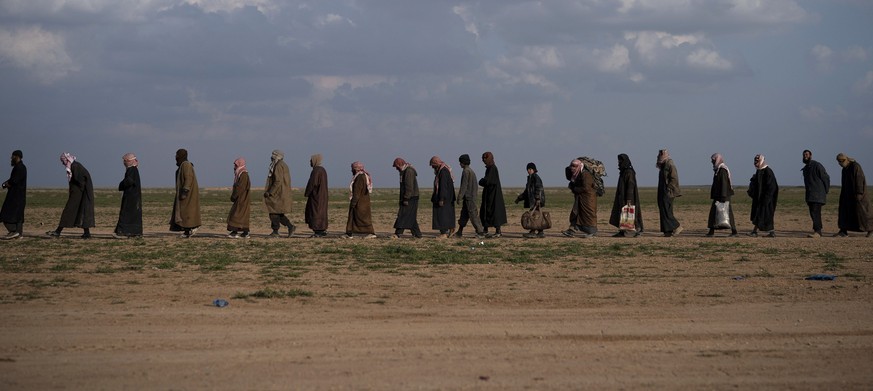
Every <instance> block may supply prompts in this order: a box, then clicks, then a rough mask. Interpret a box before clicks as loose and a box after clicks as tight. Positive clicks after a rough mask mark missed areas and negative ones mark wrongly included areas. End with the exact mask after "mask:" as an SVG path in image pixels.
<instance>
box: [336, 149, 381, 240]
mask: <svg viewBox="0 0 873 391" xmlns="http://www.w3.org/2000/svg"><path fill="white" fill-rule="evenodd" d="M372 192H373V177H372V176H370V173H369V172H367V170H364V163H361V162H354V163H352V181H351V182H350V183H349V218H348V220H346V235H345V236H343V237H344V238H348V239H351V238H352V237H354V236H353V235H354V234H364V235H365V236H364V238H365V239H375V238H376V231H375V230H374V229H373V215H372V208H371V205H370V193H372Z"/></svg>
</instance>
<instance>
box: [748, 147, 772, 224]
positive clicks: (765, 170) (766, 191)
mask: <svg viewBox="0 0 873 391" xmlns="http://www.w3.org/2000/svg"><path fill="white" fill-rule="evenodd" d="M747 193H748V194H749V197H752V215H751V220H752V224H753V225H754V228H752V232H750V233H749V236H753V237H754V236H758V230H761V231H768V233H767V237H768V238H774V237H776V231H775V230H774V228H773V220H774V219H773V217H774V216H775V214H776V203H777V202H778V198H779V184H778V183H776V175H774V174H773V170H772V169H770V166H768V165H767V163H765V161H764V155H760V154H759V155H755V175H753V176H752V179H751V180H750V181H749V189H748V190H747Z"/></svg>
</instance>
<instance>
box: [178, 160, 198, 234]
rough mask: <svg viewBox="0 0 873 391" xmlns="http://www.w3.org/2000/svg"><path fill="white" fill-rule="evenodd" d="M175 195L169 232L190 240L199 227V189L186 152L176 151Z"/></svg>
mask: <svg viewBox="0 0 873 391" xmlns="http://www.w3.org/2000/svg"><path fill="white" fill-rule="evenodd" d="M176 166H177V167H178V168H177V169H176V195H175V197H174V198H173V214H172V215H171V216H170V231H173V232H182V236H181V237H182V238H190V237H191V236H193V235H194V233H195V232H196V230H197V228H199V227H200V225H201V221H200V188H199V187H198V185H197V175H196V174H195V173H194V165H193V164H191V162H189V161H188V151H187V150H185V149H179V150H178V151H176Z"/></svg>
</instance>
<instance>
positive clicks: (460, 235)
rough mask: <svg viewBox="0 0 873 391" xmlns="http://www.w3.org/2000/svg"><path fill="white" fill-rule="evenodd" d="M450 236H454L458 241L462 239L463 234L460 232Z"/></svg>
mask: <svg viewBox="0 0 873 391" xmlns="http://www.w3.org/2000/svg"><path fill="white" fill-rule="evenodd" d="M452 236H454V237H455V238H458V239H460V238H463V237H464V234H463V233H462V232H461V231H458V232H455V234H454V235H452Z"/></svg>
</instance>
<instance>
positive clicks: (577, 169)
mask: <svg viewBox="0 0 873 391" xmlns="http://www.w3.org/2000/svg"><path fill="white" fill-rule="evenodd" d="M570 168H571V169H572V170H573V176H571V177H570V180H571V181H575V180H576V177H578V176H579V174H581V173H582V169H584V168H585V163H582V161H581V160H579V159H573V161H571V162H570Z"/></svg>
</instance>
